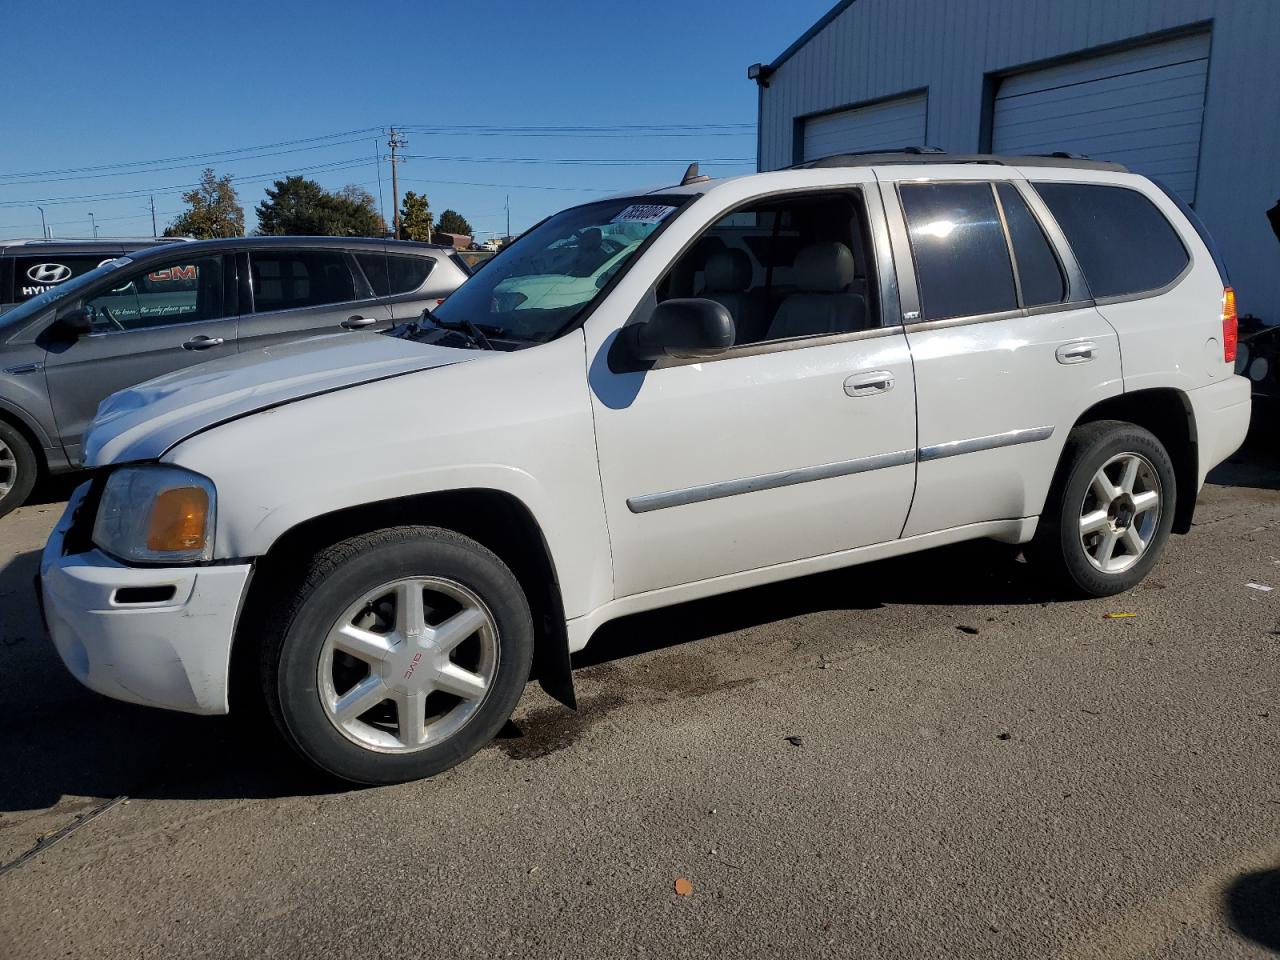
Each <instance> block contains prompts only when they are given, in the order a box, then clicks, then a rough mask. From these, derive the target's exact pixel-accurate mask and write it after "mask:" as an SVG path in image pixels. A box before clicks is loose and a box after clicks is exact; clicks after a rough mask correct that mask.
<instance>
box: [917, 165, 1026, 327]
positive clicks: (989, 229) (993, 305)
mask: <svg viewBox="0 0 1280 960" xmlns="http://www.w3.org/2000/svg"><path fill="white" fill-rule="evenodd" d="M898 191H899V193H900V195H901V197H902V208H903V211H904V212H905V213H906V217H907V229H908V231H909V232H910V235H911V252H912V254H913V256H914V257H915V262H916V278H917V282H918V284H919V287H920V312H921V319H922V320H944V319H946V318H948V317H968V316H974V315H977V314H982V313H997V312H1000V311H1004V310H1016V309H1017V307H1018V297H1017V294H1016V292H1015V290H1014V286H1013V265H1012V264H1011V263H1010V262H1009V247H1008V245H1007V244H1006V243H1005V239H1004V229H1003V227H1002V226H1001V224H1000V214H999V212H998V211H997V210H996V201H995V196H994V195H993V194H992V193H991V186H990V184H987V183H904V184H902V185H900V186H899V188H898Z"/></svg>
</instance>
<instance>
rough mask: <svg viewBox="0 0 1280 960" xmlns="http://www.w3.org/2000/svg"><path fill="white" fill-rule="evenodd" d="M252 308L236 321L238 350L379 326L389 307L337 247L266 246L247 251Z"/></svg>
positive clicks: (387, 316)
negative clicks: (375, 294) (376, 295)
mask: <svg viewBox="0 0 1280 960" xmlns="http://www.w3.org/2000/svg"><path fill="white" fill-rule="evenodd" d="M247 259H248V263H247V269H248V276H249V278H250V285H251V291H250V294H251V303H252V304H253V312H252V313H246V315H245V316H244V317H243V318H242V319H241V322H240V351H241V352H242V353H244V352H247V351H250V350H257V349H260V348H262V347H267V346H270V345H272V344H274V343H282V342H284V341H287V340H298V339H300V338H302V337H310V336H316V335H317V334H326V333H344V332H348V331H351V330H383V329H386V328H387V327H388V326H390V325H391V308H390V307H389V306H387V304H386V303H385V302H382V301H380V300H379V299H377V298H376V297H374V295H373V291H372V290H371V289H370V288H369V286H368V282H367V281H366V280H365V278H364V275H363V273H361V272H360V271H359V270H357V269H353V267H354V263H353V261H352V258H351V255H350V254H349V253H348V252H347V251H345V250H343V249H341V248H339V247H331V246H326V247H317V248H305V247H304V248H293V247H270V248H265V249H261V250H251V251H249V253H248V254H247Z"/></svg>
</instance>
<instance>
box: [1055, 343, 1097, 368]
mask: <svg viewBox="0 0 1280 960" xmlns="http://www.w3.org/2000/svg"><path fill="white" fill-rule="evenodd" d="M1097 351H1098V345H1097V344H1096V343H1094V342H1093V341H1092V340H1077V341H1075V342H1074V343H1064V344H1063V345H1062V346H1060V347H1059V348H1058V349H1057V350H1056V351H1055V354H1054V355H1055V356H1056V357H1057V358H1058V362H1059V363H1087V362H1088V361H1090V360H1092V359H1093V357H1094V355H1095V354H1096V353H1097Z"/></svg>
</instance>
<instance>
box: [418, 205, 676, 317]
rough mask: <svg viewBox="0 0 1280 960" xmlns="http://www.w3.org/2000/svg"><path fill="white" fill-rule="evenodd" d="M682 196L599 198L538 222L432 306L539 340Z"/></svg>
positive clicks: (590, 296) (598, 286) (589, 298)
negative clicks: (440, 302)
mask: <svg viewBox="0 0 1280 960" xmlns="http://www.w3.org/2000/svg"><path fill="white" fill-rule="evenodd" d="M688 200H689V197H687V196H677V197H662V196H643V197H633V198H626V199H620V200H603V201H600V202H598V203H589V204H586V205H584V206H581V207H573V208H571V209H569V210H564V211H562V212H560V213H557V214H555V215H554V216H552V217H550V218H548V219H547V220H544V221H543V222H542V223H540V224H538V226H536V227H534V228H533V229H531V230H530V231H529V232H528V233H525V234H524V235H523V236H521V237H520V239H518V240H516V241H515V242H514V243H512V244H511V245H510V246H508V247H506V248H505V249H503V250H502V252H501V253H499V254H497V255H496V256H495V257H494V258H493V259H492V260H491V261H490V262H489V263H488V264H486V265H485V268H484V269H483V270H481V271H480V272H479V273H477V274H475V276H473V277H472V278H471V279H470V280H468V281H467V282H466V283H464V284H463V285H462V286H460V287H459V288H458V289H457V290H455V291H454V292H453V293H452V294H450V295H449V297H448V299H447V300H445V302H444V303H442V304H441V305H440V307H439V308H438V309H437V310H436V311H435V314H436V316H437V317H438V318H439V320H440V321H441V322H442V323H443V324H447V325H456V324H460V323H463V322H465V321H470V322H472V323H475V324H477V325H479V326H480V327H481V329H483V330H484V331H485V332H486V333H489V334H490V335H491V336H497V337H509V338H511V339H513V340H527V341H535V342H541V341H543V340H548V339H550V338H551V337H554V336H556V334H557V333H558V332H559V331H561V330H563V329H565V328H566V327H568V326H569V325H570V324H571V323H573V322H574V320H575V319H576V318H577V317H578V315H579V314H580V313H581V312H582V311H583V310H585V309H586V308H588V307H589V306H590V305H591V304H592V303H593V302H594V301H595V300H596V299H597V298H598V297H599V296H601V292H602V291H603V290H604V288H605V287H606V286H607V285H608V284H609V282H610V281H611V280H612V279H613V278H614V277H615V276H617V275H618V274H619V273H620V272H621V271H622V270H624V269H626V267H627V265H628V264H629V263H630V262H631V261H632V259H633V258H634V257H635V255H636V253H637V251H639V249H640V247H641V245H642V244H643V243H644V242H645V240H647V239H648V238H649V237H650V236H651V235H652V234H653V233H654V232H655V231H656V230H658V229H659V227H661V226H662V224H663V223H665V222H666V221H667V220H668V219H669V218H670V217H671V216H672V215H673V214H675V213H676V211H677V210H678V209H679V208H680V206H681V205H682V204H684V203H685V202H687V201H688Z"/></svg>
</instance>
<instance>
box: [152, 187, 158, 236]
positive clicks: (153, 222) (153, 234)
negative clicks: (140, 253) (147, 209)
mask: <svg viewBox="0 0 1280 960" xmlns="http://www.w3.org/2000/svg"><path fill="white" fill-rule="evenodd" d="M151 235H152V236H153V237H156V236H159V234H158V233H156V195H155V194H154V193H153V194H152V195H151Z"/></svg>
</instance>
